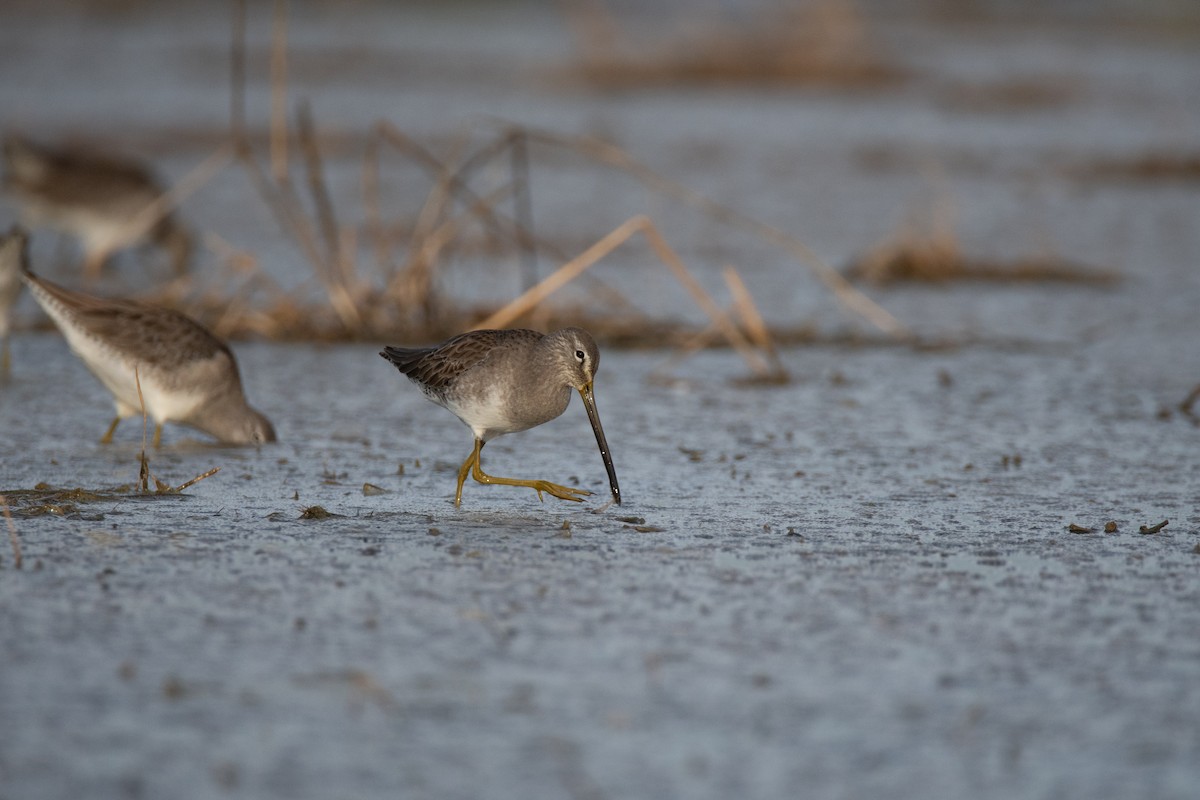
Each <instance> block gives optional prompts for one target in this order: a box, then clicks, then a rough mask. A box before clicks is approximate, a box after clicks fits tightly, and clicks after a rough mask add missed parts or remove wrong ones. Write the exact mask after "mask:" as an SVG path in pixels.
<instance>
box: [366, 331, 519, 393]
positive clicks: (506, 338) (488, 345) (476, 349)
mask: <svg viewBox="0 0 1200 800" xmlns="http://www.w3.org/2000/svg"><path fill="white" fill-rule="evenodd" d="M541 337H542V334H540V333H538V332H537V331H529V330H512V331H494V330H483V331H468V332H467V333H460V334H459V335H458V336H454V337H452V338H450V339H447V340H446V341H445V342H443V343H442V344H440V345H438V346H437V347H422V348H407V347H385V348H384V349H383V351H382V352H380V354H379V355H381V356H383V357H384V358H386V359H387V360H388V361H390V362H392V364H394V365H395V366H396V368H397V369H398V370H400V371H401V372H403V373H404V374H405V375H407V376H408V377H409V378H411V379H412V380H414V381H416V382H417V383H419V384H421V385H422V386H424V387H425V388H426V389H428V390H430V391H433V392H440V391H443V390H445V389H446V388H448V387H449V386H451V385H452V384H453V383H454V381H455V379H457V378H458V376H459V375H462V374H463V373H464V372H466V371H468V370H470V369H471V368H473V367H475V366H476V365H477V364H479V363H480V362H481V361H484V360H485V359H486V358H487V357H488V356H489V355H491V354H492V352H494V351H495V350H496V349H497V348H501V347H505V346H506V345H508V344H517V343H519V342H521V341H523V340H526V339H531V338H532V339H540V338H541Z"/></svg>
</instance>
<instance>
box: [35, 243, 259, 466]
mask: <svg viewBox="0 0 1200 800" xmlns="http://www.w3.org/2000/svg"><path fill="white" fill-rule="evenodd" d="M23 278H24V280H25V284H26V285H27V286H28V287H29V290H30V293H31V294H32V295H33V297H34V299H35V300H37V301H38V303H39V304H40V305H41V307H42V309H43V310H45V312H46V313H47V314H48V315H49V316H50V318H51V319H52V320H54V324H56V325H57V326H58V329H59V330H60V331H62V333H63V336H64V337H66V339H67V342H68V343H69V344H70V345H71V349H72V350H74V351H75V354H76V355H77V356H79V358H80V359H81V360H82V361H83V363H84V364H85V365H86V366H87V368H88V369H89V370H91V372H92V374H93V375H95V376H96V377H97V378H99V380H100V382H101V383H103V384H104V386H105V387H106V388H107V389H108V390H109V392H111V393H112V396H113V402H114V403H115V405H116V408H117V416H116V419H114V420H113V421H112V425H110V426H109V428H108V431H107V432H106V433H105V434H104V437H103V438H102V439H101V440H100V441H101V442H105V443H107V442H110V441H112V436H113V432H114V431H115V430H116V429H117V424H118V423H119V422H120V421H121V420H122V419H124V418H126V417H130V416H133V415H135V414H140V413H141V408H142V405H141V401H139V398H138V384H139V383H140V385H141V399H142V400H144V402H145V409H146V413H147V414H148V415H149V416H151V417H153V419H154V421H155V423H156V424H155V428H154V446H155V447H157V446H158V444H159V441H160V440H161V437H162V427H163V424H164V423H166V422H179V423H182V424H184V425H189V426H191V427H193V428H197V429H199V430H201V431H204V432H205V433H207V434H209V435H211V436H214V437H216V438H217V439H219V440H221V441H222V442H225V443H226V444H262V443H263V442H273V441H275V429H274V428H273V427H272V426H271V422H270V421H269V420H268V419H267V418H266V417H264V416H263V415H262V414H261V413H259V412H258V411H256V410H254V409H253V408H251V407H250V405H249V404H248V403H247V402H246V395H245V393H244V392H243V391H242V379H241V376H240V375H239V374H238V367H237V361H236V360H235V359H234V357H233V353H232V352H231V351H230V349H229V348H228V347H227V346H226V345H225V343H224V342H222V341H221V340H220V339H218V338H217V337H216V336H214V335H213V334H212V333H210V332H209V331H208V329H207V328H205V327H204V326H202V325H200V324H199V323H198V322H196V321H194V320H192V319H191V318H189V317H186V316H184V315H183V314H180V313H178V312H176V311H171V310H170V309H165V308H157V307H155V306H151V305H147V304H145V303H139V302H136V301H133V300H107V299H101V298H98V297H92V296H90V295H86V294H81V293H79V292H72V291H69V290H67V289H64V288H63V287H61V286H58V285H56V284H53V283H51V282H50V281H47V280H44V279H42V278H39V277H37V276H36V275H34V274H33V273H32V272H30V271H29V269H28V267H27V266H26V267H25V270H24V272H23Z"/></svg>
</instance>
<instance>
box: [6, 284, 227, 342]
mask: <svg viewBox="0 0 1200 800" xmlns="http://www.w3.org/2000/svg"><path fill="white" fill-rule="evenodd" d="M26 277H27V278H28V280H29V281H30V282H31V283H34V284H36V285H37V286H38V288H40V289H41V290H42V291H44V292H45V293H46V294H48V295H50V296H51V297H52V298H53V299H54V300H55V301H57V302H58V303H59V304H61V305H62V306H63V307H65V308H66V309H68V311H69V313H70V315H71V317H72V318H73V319H74V320H75V321H76V322H77V323H78V325H79V326H80V327H81V328H83V329H84V330H86V331H88V332H89V333H91V334H92V335H94V336H96V337H98V338H100V339H102V340H104V341H105V342H107V343H108V344H109V345H110V346H112V347H113V348H115V349H117V350H119V351H121V352H125V353H128V354H130V355H131V356H133V357H134V358H136V359H138V360H139V361H144V362H146V363H149V364H155V365H157V364H165V363H168V362H170V363H174V364H185V363H187V362H191V361H201V360H206V359H211V358H214V357H217V356H219V355H221V354H224V355H225V356H227V357H228V358H229V359H230V360H232V359H233V355H232V354H231V353H230V351H229V348H228V347H227V346H226V345H225V343H224V342H222V341H221V340H220V339H218V338H217V337H216V336H214V335H213V334H212V333H210V332H209V330H208V329H207V328H205V327H204V326H203V325H201V324H200V323H198V322H196V321H195V320H193V319H191V318H190V317H187V316H185V315H183V314H180V313H179V312H177V311H172V310H170V309H166V308H157V307H155V306H151V305H146V304H145V303H139V302H136V301H134V300H109V299H104V298H99V297H93V296H91V295H87V294H83V293H81V292H75V291H72V290H70V289H66V288H64V287H62V286H59V285H58V284H55V283H52V282H50V281H48V280H45V279H44V278H38V277H37V276H35V275H33V274H32V273H28V272H27V273H26Z"/></svg>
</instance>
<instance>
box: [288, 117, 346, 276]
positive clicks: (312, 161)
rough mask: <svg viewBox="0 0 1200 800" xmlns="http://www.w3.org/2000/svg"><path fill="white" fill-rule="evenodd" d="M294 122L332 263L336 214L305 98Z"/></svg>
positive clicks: (336, 244) (310, 190) (335, 256)
mask: <svg viewBox="0 0 1200 800" xmlns="http://www.w3.org/2000/svg"><path fill="white" fill-rule="evenodd" d="M296 123H297V125H296V132H297V135H298V137H299V139H300V149H301V151H302V152H303V154H304V166H305V171H306V172H307V174H308V188H309V192H310V193H311V194H312V199H313V205H314V206H315V207H316V210H317V223H318V227H319V229H320V231H321V235H322V236H323V237H324V238H325V251H326V256H327V258H328V263H330V264H332V263H333V262H334V261H335V260H336V258H337V254H338V224H337V217H336V216H335V215H334V212H333V201H332V200H330V199H329V189H328V187H327V186H326V185H325V174H324V169H323V168H322V163H321V151H320V148H319V147H318V145H317V137H316V132H315V131H314V129H313V119H312V109H311V107H310V106H309V104H308V102H307V101H302V102H301V103H300V107H299V108H298V109H297V110H296Z"/></svg>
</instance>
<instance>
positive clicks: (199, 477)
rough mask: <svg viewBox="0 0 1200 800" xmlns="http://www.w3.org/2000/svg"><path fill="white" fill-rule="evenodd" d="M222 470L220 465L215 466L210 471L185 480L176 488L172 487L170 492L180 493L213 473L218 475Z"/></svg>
mask: <svg viewBox="0 0 1200 800" xmlns="http://www.w3.org/2000/svg"><path fill="white" fill-rule="evenodd" d="M220 471H221V468H220V467H213V468H212V469H210V470H209V471H208V472H205V473H202V474H200V475H197V476H196V477H194V478H192V479H191V480H190V481H184V482H183V483H181V484H179V485H178V486H176V487H175V488H173V489H171V490H170V494H179V493H180V492H182V491H183V490H184V489H187V488H190V487H192V486H195V485H196V484H197V483H199V482H200V481H202V480H204V479H205V478H211V477H212V476H213V475H216V474H217V473H218V472H220Z"/></svg>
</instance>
